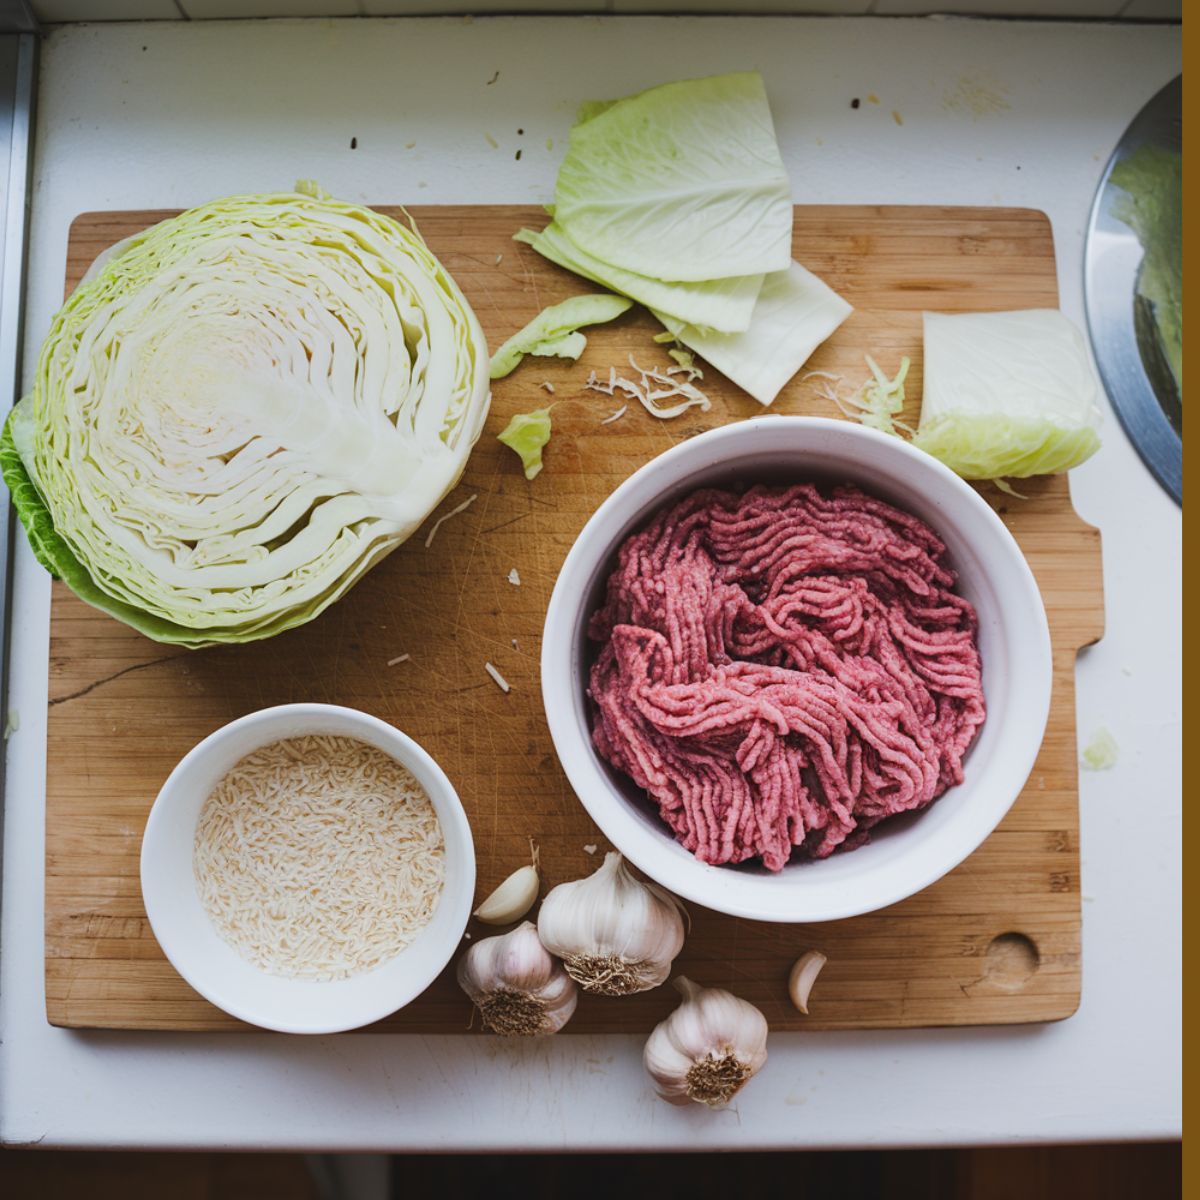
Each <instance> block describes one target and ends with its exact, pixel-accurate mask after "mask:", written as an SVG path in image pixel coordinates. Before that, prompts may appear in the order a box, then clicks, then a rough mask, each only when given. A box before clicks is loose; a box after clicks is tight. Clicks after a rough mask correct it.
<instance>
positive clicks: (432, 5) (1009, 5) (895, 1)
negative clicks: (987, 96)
mask: <svg viewBox="0 0 1200 1200" xmlns="http://www.w3.org/2000/svg"><path fill="white" fill-rule="evenodd" d="M31 2H32V5H33V10H34V12H35V13H36V14H37V16H38V17H39V19H40V20H42V21H44V22H45V23H47V24H54V23H57V22H62V21H170V20H185V19H190V20H205V19H211V18H229V17H353V16H404V15H410V16H415V15H429V14H435V13H462V12H472V13H480V14H485V13H501V12H507V13H511V12H538V13H579V12H618V13H647V12H656V13H686V12H693V13H821V14H829V15H834V14H836V15H839V16H846V15H851V14H862V13H876V14H879V15H886V16H899V15H916V14H922V13H962V14H967V15H973V16H991V17H997V16H1019V17H1059V18H1064V17H1065V18H1068V19H1069V18H1079V19H1096V18H1098V19H1112V18H1114V17H1120V18H1123V19H1126V20H1140V21H1179V20H1182V17H1183V0H31Z"/></svg>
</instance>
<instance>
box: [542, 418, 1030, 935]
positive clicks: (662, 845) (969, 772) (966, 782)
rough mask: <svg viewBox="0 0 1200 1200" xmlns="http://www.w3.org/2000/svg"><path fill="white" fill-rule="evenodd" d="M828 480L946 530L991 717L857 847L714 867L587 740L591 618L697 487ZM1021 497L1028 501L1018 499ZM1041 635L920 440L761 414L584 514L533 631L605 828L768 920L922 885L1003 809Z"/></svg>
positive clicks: (641, 858) (567, 765)
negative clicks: (967, 746)
mask: <svg viewBox="0 0 1200 1200" xmlns="http://www.w3.org/2000/svg"><path fill="white" fill-rule="evenodd" d="M805 480H827V481H830V482H851V483H856V484H859V485H860V486H861V487H863V488H864V489H866V490H867V491H869V492H872V493H874V494H875V495H877V496H880V497H881V498H882V499H885V500H888V501H891V502H892V503H894V504H896V505H897V506H899V507H900V508H903V509H907V510H908V511H909V512H911V513H914V514H915V515H916V516H919V517H921V518H922V519H923V520H925V521H927V522H928V523H929V524H930V525H931V526H932V527H933V529H934V530H935V531H936V532H937V533H938V534H940V536H941V537H942V539H943V540H944V541H945V543H946V545H947V548H948V553H949V562H950V565H951V566H952V567H953V568H954V569H955V570H956V571H957V572H958V577H959V585H958V586H959V591H960V592H961V593H962V594H963V595H964V596H966V597H967V599H969V600H970V601H971V603H972V604H974V605H975V608H976V611H977V612H978V614H979V650H980V654H981V656H982V659H983V689H984V694H985V696H986V700H987V706H988V715H987V720H986V722H985V723H984V726H983V729H982V730H981V732H980V734H979V737H978V739H977V740H976V742H975V744H974V746H972V748H971V750H970V751H969V753H968V755H967V758H966V760H965V763H964V779H963V782H962V784H961V785H960V786H958V787H954V788H951V789H950V790H949V791H947V792H946V793H945V795H943V796H942V797H941V798H940V799H938V800H937V801H935V802H934V803H933V804H932V805H930V806H929V807H928V808H926V809H925V810H924V811H922V812H919V813H914V814H911V815H907V814H906V815H903V816H898V817H894V818H892V819H890V820H888V821H886V822H884V823H883V824H882V825H880V826H879V827H877V828H876V829H874V830H872V833H871V840H870V841H869V842H868V843H867V844H866V845H864V846H862V847H860V848H859V849H857V850H852V851H848V852H847V853H845V854H834V855H832V856H831V857H830V858H827V859H822V860H820V861H816V862H797V863H792V864H789V865H788V866H787V867H785V868H784V869H783V870H782V871H781V872H779V873H778V874H772V873H770V872H769V871H767V870H765V869H764V868H762V867H761V866H757V867H755V866H747V865H741V866H738V867H714V866H709V865H707V864H705V863H702V862H699V861H698V860H697V859H695V858H694V857H693V856H692V855H691V854H689V853H688V851H686V850H684V849H683V847H682V846H680V845H679V844H678V843H677V842H676V841H675V840H674V838H673V836H672V834H671V832H670V830H669V829H668V828H667V826H666V825H665V824H664V823H663V822H662V821H661V820H660V819H659V817H658V813H657V810H656V809H655V807H654V805H653V804H652V802H651V801H650V800H649V799H648V798H647V797H646V795H645V793H644V792H642V791H641V789H639V788H637V787H635V786H634V784H633V783H632V781H631V780H629V779H628V778H626V777H625V776H624V775H622V774H620V773H619V772H617V771H614V770H613V769H612V768H611V767H609V766H608V764H607V763H605V762H604V761H603V760H602V759H601V758H600V757H599V755H598V754H597V753H596V751H595V749H594V748H593V746H592V740H591V734H590V725H589V715H588V710H587V700H586V687H587V672H588V667H589V665H590V661H591V649H590V647H589V643H588V640H587V636H586V629H587V621H588V618H589V616H590V615H591V613H592V612H593V611H594V610H595V609H596V608H597V607H598V606H599V604H600V602H601V599H602V596H603V591H604V584H605V581H606V580H607V578H608V575H609V573H610V571H611V570H612V567H613V565H614V561H615V555H616V550H617V547H618V546H619V545H620V543H621V542H622V541H623V540H624V538H625V537H626V536H627V535H628V534H630V533H632V532H633V531H634V530H635V529H637V528H639V527H640V526H641V525H643V524H644V523H645V522H646V521H647V520H648V519H649V517H650V516H651V515H652V514H654V513H655V512H657V511H658V510H660V509H661V508H663V507H664V506H666V505H668V504H670V503H671V502H672V501H674V500H677V499H678V498H680V497H681V496H683V495H684V494H686V493H688V492H691V491H693V490H695V489H696V488H699V487H706V486H711V485H729V484H734V483H744V484H749V483H756V482H773V483H784V482H801V481H805ZM1014 503H1017V504H1019V503H1021V501H1019V500H1018V501H1014ZM1050 679H1051V654H1050V634H1049V630H1048V628H1047V625H1046V614H1045V610H1044V609H1043V607H1042V600H1041V595H1040V594H1039V592H1038V589H1037V584H1036V583H1035V582H1034V578H1033V574H1032V572H1031V571H1030V570H1029V566H1028V564H1027V563H1026V562H1025V558H1024V556H1023V555H1022V554H1021V551H1020V549H1019V548H1018V546H1017V544H1016V542H1015V541H1014V540H1013V538H1012V536H1011V534H1009V532H1008V530H1007V529H1005V527H1004V524H1003V523H1002V522H1001V520H1000V518H999V517H997V516H996V514H995V513H994V512H993V511H992V510H991V508H989V507H988V505H987V503H986V502H985V501H984V500H983V499H981V498H980V496H979V495H978V494H977V493H976V492H975V491H974V489H972V488H971V487H970V486H968V485H967V484H966V483H964V482H963V481H962V480H961V479H959V478H958V476H957V475H955V474H954V473H953V472H951V471H950V470H948V469H947V468H946V467H944V466H942V464H941V463H939V462H938V461H937V460H936V459H934V458H931V457H930V456H929V455H927V454H925V453H924V452H922V451H920V450H915V449H913V448H912V447H911V446H909V445H908V444H906V443H905V442H902V441H900V440H899V439H898V438H893V437H888V436H887V435H885V434H882V433H878V432H876V431H875V430H871V429H866V428H864V427H862V426H861V425H858V424H855V423H852V422H850V421H838V420H827V419H824V418H818V417H784V416H764V417H755V418H753V419H752V420H748V421H740V422H738V423H737V424H736V425H728V426H724V427H722V428H720V429H714V430H711V431H709V432H708V433H704V434H701V435H699V436H698V437H695V438H692V439H691V440H689V441H686V442H683V443H681V444H680V445H678V446H675V447H673V448H672V449H671V450H668V451H667V452H666V453H664V454H661V455H659V457H658V458H656V459H654V460H653V461H652V462H649V463H647V464H646V465H645V466H644V467H642V468H641V469H640V470H639V471H636V472H635V473H634V474H633V475H632V476H630V478H629V479H627V480H626V481H625V482H624V483H623V484H622V485H621V486H620V487H619V488H617V490H616V491H615V492H613V494H612V495H611V496H609V498H608V499H607V500H605V501H604V503H603V504H602V505H601V506H600V507H599V508H598V509H597V510H596V512H595V513H594V514H593V516H592V518H591V519H590V520H589V521H588V523H587V524H586V525H585V526H584V528H583V531H582V532H581V533H580V535H579V538H578V540H577V541H576V542H575V545H574V546H573V547H572V548H571V552H570V554H568V555H567V559H566V562H565V563H563V567H562V571H561V572H560V573H559V577H558V582H557V583H556V585H555V588H554V594H553V596H552V597H551V599H550V608H549V611H548V612H547V614H546V626H545V632H544V636H543V641H542V694H543V698H544V700H545V705H546V716H547V719H548V721H549V724H550V733H551V736H552V737H553V739H554V745H555V749H556V750H557V751H558V756H559V759H560V760H561V762H562V765H563V768H564V769H565V771H566V773H567V777H568V778H569V779H570V781H571V785H572V787H573V788H574V789H575V791H576V793H577V794H578V796H579V798H580V800H582V801H583V804H584V806H585V807H586V808H587V810H588V812H589V813H591V815H592V817H593V819H594V820H595V821H596V824H597V825H599V826H600V828H601V829H602V830H603V831H604V834H605V836H606V837H607V838H608V839H609V840H610V841H611V842H612V843H613V845H614V846H616V847H617V848H618V849H619V850H620V851H621V852H622V853H623V854H624V855H625V856H626V857H627V858H629V859H630V861H631V862H633V863H634V864H636V865H637V866H638V867H640V868H641V869H642V870H643V871H644V872H645V873H646V874H647V875H648V876H650V878H651V879H654V880H656V881H657V882H658V883H660V884H662V885H663V886H664V887H666V888H669V889H670V890H671V891H673V892H675V893H677V894H678V895H680V896H683V897H686V898H687V899H689V900H694V901H695V902H697V903H698V904H703V905H704V906H705V907H707V908H713V909H717V910H718V911H720V912H725V913H731V914H733V915H736V916H740V917H750V918H753V919H757V920H762V921H788V922H791V921H795V922H809V921H832V920H837V919H839V918H842V917H851V916H856V915H857V914H859V913H864V912H871V911H874V910H876V909H880V908H884V907H886V906H887V905H889V904H894V903H895V902H897V901H899V900H903V899H904V898H905V897H907V896H911V895H913V893H915V892H919V891H920V890H921V889H922V888H924V887H927V886H928V885H929V884H931V883H933V882H934V881H935V880H937V879H939V878H941V876H943V875H945V874H946V872H947V871H950V870H951V869H952V868H954V867H955V866H957V865H958V864H959V863H960V862H962V860H963V859H964V858H966V857H967V855H968V854H970V853H971V851H972V850H974V849H975V848H976V847H977V846H978V845H979V844H980V843H981V842H982V841H983V840H984V838H986V837H987V836H988V834H989V833H991V832H992V830H993V829H995V828H996V826H997V825H998V824H999V823H1000V821H1001V820H1002V819H1003V817H1004V815H1005V813H1007V812H1008V810H1009V808H1010V807H1011V805H1012V803H1013V801H1014V800H1015V799H1016V797H1017V795H1018V793H1019V792H1020V790H1021V788H1022V786H1023V785H1024V783H1025V780H1026V779H1027V778H1028V776H1029V772H1030V770H1031V769H1032V767H1033V763H1034V759H1035V758H1036V757H1037V752H1038V748H1039V746H1040V745H1041V741H1042V734H1043V732H1044V731H1045V727H1046V717H1047V714H1048V712H1049V706H1050Z"/></svg>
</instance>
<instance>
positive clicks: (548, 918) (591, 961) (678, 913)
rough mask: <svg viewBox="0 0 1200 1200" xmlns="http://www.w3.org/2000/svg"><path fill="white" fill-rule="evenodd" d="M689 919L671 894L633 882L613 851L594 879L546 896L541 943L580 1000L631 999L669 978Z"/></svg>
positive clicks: (540, 925)
mask: <svg viewBox="0 0 1200 1200" xmlns="http://www.w3.org/2000/svg"><path fill="white" fill-rule="evenodd" d="M686 915H687V910H686V909H685V908H684V907H683V905H682V904H681V903H680V902H679V901H678V900H676V899H675V897H674V896H672V895H671V893H670V892H667V891H664V890H663V889H662V888H660V887H659V886H658V885H657V884H654V883H647V882H643V881H642V880H640V879H636V878H634V876H633V875H632V874H631V873H630V871H629V868H628V867H626V865H625V860H624V859H623V858H622V857H621V855H620V854H618V853H617V852H616V851H615V850H614V851H610V852H609V853H608V854H606V855H605V856H604V863H603V865H602V866H601V867H600V869H599V870H597V871H596V872H595V873H594V874H592V875H589V876H587V878H585V879H576V880H574V881H573V882H571V883H560V884H559V885H558V887H556V888H554V889H553V890H552V891H551V892H550V894H549V895H548V896H547V897H546V898H545V900H543V901H542V908H541V912H539V913H538V935H539V936H540V937H541V939H542V944H543V945H544V946H545V947H546V949H547V950H549V951H550V953H551V954H557V955H558V957H559V958H561V959H562V960H563V966H565V967H566V968H567V972H568V973H569V974H570V976H571V978H572V979H574V980H576V981H577V982H578V983H579V985H580V986H581V987H582V988H583V990H584V991H585V992H599V993H601V994H602V995H605V996H629V995H632V994H633V993H634V992H644V991H648V990H649V989H650V988H653V987H658V985H659V984H660V983H663V982H664V981H665V980H666V978H667V976H668V975H669V974H670V973H671V963H672V962H673V961H674V959H675V956H676V955H677V954H678V953H679V951H680V950H681V949H682V948H683V918H684V917H685V916H686Z"/></svg>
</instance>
